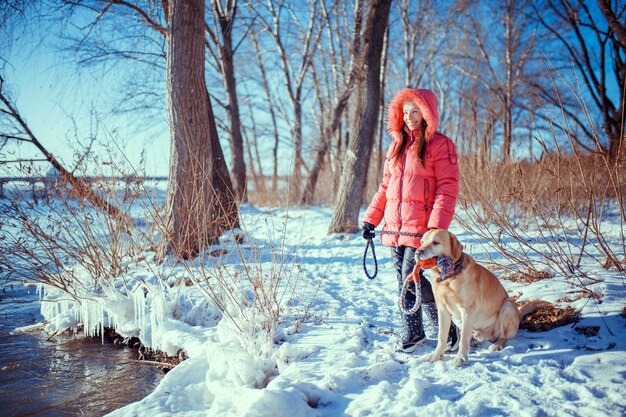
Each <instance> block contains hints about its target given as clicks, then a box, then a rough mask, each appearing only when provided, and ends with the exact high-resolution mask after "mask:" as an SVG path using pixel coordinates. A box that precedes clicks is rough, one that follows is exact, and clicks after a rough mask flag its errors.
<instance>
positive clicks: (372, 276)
mask: <svg viewBox="0 0 626 417" xmlns="http://www.w3.org/2000/svg"><path fill="white" fill-rule="evenodd" d="M372 232H374V236H375V235H376V232H378V233H380V234H381V235H385V234H386V235H399V236H413V237H422V236H423V234H422V233H409V232H393V231H389V230H372ZM370 247H371V248H372V258H373V259H374V274H373V275H370V273H369V271H368V270H367V251H368V250H369V248H370ZM363 271H364V272H365V276H366V277H367V278H368V279H374V278H376V276H377V275H378V260H377V259H376V251H375V250H374V239H373V238H372V239H367V243H365V253H363Z"/></svg>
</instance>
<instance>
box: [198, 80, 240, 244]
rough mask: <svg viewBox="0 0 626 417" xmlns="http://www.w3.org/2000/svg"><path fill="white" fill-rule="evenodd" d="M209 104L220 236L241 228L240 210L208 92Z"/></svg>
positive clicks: (215, 213) (215, 216)
mask: <svg viewBox="0 0 626 417" xmlns="http://www.w3.org/2000/svg"><path fill="white" fill-rule="evenodd" d="M205 92H206V97H207V103H208V105H209V108H208V115H209V139H210V141H211V151H212V152H213V176H212V179H211V185H212V189H213V192H214V194H215V199H214V200H213V211H212V213H211V215H212V222H213V225H214V226H215V227H216V229H217V233H218V235H221V234H222V232H224V231H225V230H230V229H234V228H238V227H239V208H238V206H237V202H238V201H239V200H238V199H237V196H236V195H235V191H234V190H233V184H232V182H231V180H230V175H229V173H228V166H227V165H226V159H225V158H224V152H223V151H222V145H220V140H219V136H218V135H217V124H216V123H215V116H214V115H213V106H212V105H211V99H210V96H209V92H208V91H206V90H205Z"/></svg>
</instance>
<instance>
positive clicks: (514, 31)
mask: <svg viewBox="0 0 626 417" xmlns="http://www.w3.org/2000/svg"><path fill="white" fill-rule="evenodd" d="M527 12H528V6H527V4H526V3H525V1H524V0H506V1H504V2H500V3H497V4H495V3H494V4H492V5H489V6H484V5H482V4H479V3H477V4H470V5H468V6H467V8H466V9H465V10H464V11H463V13H462V15H463V19H462V24H463V25H464V28H465V32H464V33H462V36H463V37H464V38H462V39H460V40H458V43H459V44H461V45H463V47H459V48H458V51H457V50H454V51H453V52H452V53H451V54H450V55H451V63H452V65H453V66H454V68H456V69H457V71H458V72H459V73H460V75H461V77H467V78H470V79H471V81H472V82H471V85H469V86H467V88H466V90H465V92H466V93H470V95H469V96H466V97H465V101H466V103H467V105H468V108H469V109H472V111H474V112H477V111H480V114H479V113H476V114H474V115H471V114H467V113H466V114H467V116H469V119H468V126H470V127H471V128H473V129H475V128H477V126H476V125H475V124H472V123H473V121H474V120H477V121H478V119H480V120H481V122H483V121H487V122H486V123H485V125H486V126H487V127H486V128H485V129H484V131H483V132H491V131H492V129H495V128H499V131H500V132H501V135H502V143H501V155H502V158H503V159H504V160H509V159H510V158H511V156H512V145H513V138H514V134H515V129H514V127H515V125H516V122H517V121H519V120H520V119H521V118H524V117H526V116H527V114H528V113H527V112H528V109H529V108H532V107H533V105H534V103H533V102H532V97H533V95H532V93H531V90H532V89H531V88H530V87H529V84H530V82H529V80H533V79H535V78H536V77H538V76H542V75H543V72H544V69H543V65H542V64H540V63H538V60H537V57H538V52H537V48H536V43H538V42H537V41H536V40H537V36H538V34H537V29H536V27H535V26H533V25H532V24H530V23H528V22H527ZM496 34H497V36H494V35H496ZM455 49H456V48H455ZM540 74H541V75H540ZM459 90H460V89H459ZM460 92H461V91H458V92H457V93H460ZM531 103H532V104H531ZM442 107H443V106H442ZM525 125H530V121H529V120H527V123H525ZM483 139H484V137H483ZM482 143H483V145H485V144H486V142H485V141H484V140H483V141H482ZM496 144H497V145H499V143H496Z"/></svg>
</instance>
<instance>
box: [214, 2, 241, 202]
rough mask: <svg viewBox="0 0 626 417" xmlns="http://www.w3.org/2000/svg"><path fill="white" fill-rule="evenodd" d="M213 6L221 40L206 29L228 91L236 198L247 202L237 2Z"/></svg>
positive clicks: (228, 112)
mask: <svg viewBox="0 0 626 417" xmlns="http://www.w3.org/2000/svg"><path fill="white" fill-rule="evenodd" d="M211 7H212V9H213V13H214V15H215V17H216V18H217V21H218V25H219V28H220V33H221V41H220V39H219V37H218V36H217V34H216V33H215V32H214V31H213V30H212V29H211V27H210V26H209V25H207V26H206V31H207V33H208V34H209V36H210V38H211V39H212V40H213V42H214V43H215V44H216V45H217V46H218V49H219V57H215V58H216V59H215V62H216V64H217V66H218V68H219V70H220V72H221V74H222V78H223V80H224V88H225V89H226V111H227V114H228V118H229V120H230V127H229V132H230V147H231V164H232V174H233V175H232V178H233V182H234V184H233V186H234V190H235V194H236V196H237V199H238V200H239V201H242V202H245V201H247V198H248V197H247V194H246V162H245V159H244V155H243V137H242V135H241V118H240V115H239V100H238V98H237V80H236V78H235V61H234V55H235V52H236V46H233V26H234V24H235V19H236V17H237V0H226V4H223V2H222V0H211Z"/></svg>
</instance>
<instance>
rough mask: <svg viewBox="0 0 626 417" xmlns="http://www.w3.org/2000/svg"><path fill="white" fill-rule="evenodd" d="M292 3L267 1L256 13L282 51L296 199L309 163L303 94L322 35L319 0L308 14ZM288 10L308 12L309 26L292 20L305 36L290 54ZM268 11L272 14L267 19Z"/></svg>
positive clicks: (314, 0)
mask: <svg viewBox="0 0 626 417" xmlns="http://www.w3.org/2000/svg"><path fill="white" fill-rule="evenodd" d="M250 7H251V8H252V6H251V5H250ZM292 7H293V5H290V4H285V0H270V1H268V10H267V12H266V13H264V12H261V11H257V14H256V17H257V19H258V21H259V22H260V23H261V25H263V27H264V28H265V30H266V31H267V33H268V34H269V35H270V36H271V38H272V39H273V40H274V43H275V45H276V48H277V52H278V54H279V60H280V64H281V67H282V70H283V75H284V77H285V82H286V93H287V96H288V98H289V101H290V104H291V107H292V110H293V120H292V128H291V131H292V141H293V159H292V161H293V162H292V164H293V168H292V176H291V184H290V191H289V197H290V200H292V201H297V200H298V199H299V197H300V189H301V187H302V171H303V169H306V164H305V163H304V159H303V157H302V141H303V136H302V130H303V120H302V118H303V101H304V98H303V95H304V94H305V90H304V87H305V80H306V76H307V74H308V72H309V70H310V68H311V65H312V61H313V55H314V53H315V50H316V48H317V46H318V45H319V40H320V37H321V35H322V30H321V29H320V27H319V22H318V20H319V17H318V14H319V12H318V1H317V0H310V1H309V4H308V15H307V14H306V13H304V12H303V10H297V11H294V10H292ZM285 11H287V12H289V13H290V14H291V15H292V16H297V13H299V14H300V15H301V16H305V17H306V19H307V21H305V23H306V28H305V27H304V26H301V25H300V22H299V21H298V19H295V18H294V19H293V21H292V23H294V24H295V26H296V27H297V28H298V29H299V30H300V33H301V34H302V39H301V40H299V41H298V43H297V45H298V46H300V48H299V49H300V50H299V51H298V52H297V53H292V54H290V53H289V52H290V51H289V50H288V44H286V39H285V35H284V33H283V23H284V21H283V18H282V17H281V16H282V14H283V12H285ZM266 15H268V16H269V18H271V21H268V18H267V17H266ZM296 59H299V65H298V67H297V68H296V67H295V65H294V62H293V61H294V60H296Z"/></svg>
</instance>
